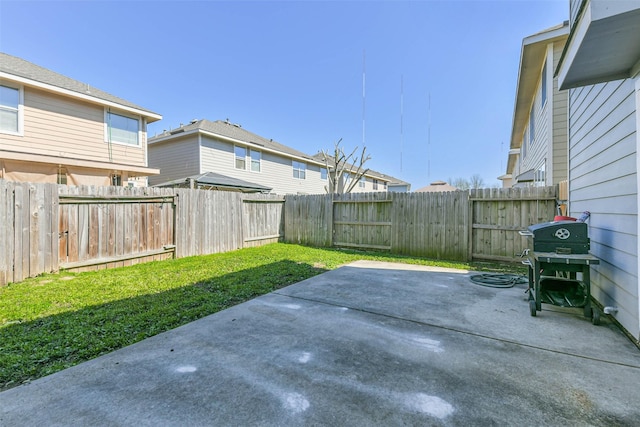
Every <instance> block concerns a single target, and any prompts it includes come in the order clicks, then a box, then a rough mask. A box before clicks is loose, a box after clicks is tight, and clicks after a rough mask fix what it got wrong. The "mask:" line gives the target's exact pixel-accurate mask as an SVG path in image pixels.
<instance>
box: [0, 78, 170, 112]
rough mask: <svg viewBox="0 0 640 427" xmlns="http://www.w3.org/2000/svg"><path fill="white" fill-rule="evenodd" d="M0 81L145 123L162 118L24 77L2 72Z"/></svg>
mask: <svg viewBox="0 0 640 427" xmlns="http://www.w3.org/2000/svg"><path fill="white" fill-rule="evenodd" d="M0 79H4V80H9V81H12V82H16V83H20V84H22V85H26V86H31V87H35V88H38V89H42V90H45V91H47V92H53V93H56V94H59V95H64V96H67V97H70V98H74V99H79V100H82V101H86V102H91V103H92V104H99V105H103V106H106V107H112V108H117V109H118V110H122V111H126V112H128V113H132V114H136V115H140V116H142V117H144V118H145V119H146V120H147V123H153V122H157V121H158V120H162V116H161V115H160V114H157V113H154V112H151V111H149V110H144V109H141V108H133V107H130V106H127V105H123V104H120V103H117V102H113V101H107V100H105V99H101V98H98V97H95V96H92V95H89V94H83V93H80V92H76V91H73V90H69V89H64V88H61V87H58V86H55V85H51V84H48V83H43V82H39V81H37V80H33V79H29V78H26V77H21V76H16V75H14V74H10V73H7V72H4V71H0Z"/></svg>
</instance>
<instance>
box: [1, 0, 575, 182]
mask: <svg viewBox="0 0 640 427" xmlns="http://www.w3.org/2000/svg"><path fill="white" fill-rule="evenodd" d="M568 14H569V2H568V0H537V1H525V0H522V1H521V0H509V1H507V0H496V1H485V0H477V1H456V0H453V1H427V0H424V1H369V2H367V1H284V2H273V1H258V2H250V1H234V2H222V1H197V2H196V1H193V2H192V1H44V2H35V1H29V0H27V1H25V0H20V1H10V0H0V50H1V51H3V52H6V53H9V54H11V55H15V56H19V57H21V58H24V59H26V60H28V61H31V62H34V63H36V64H38V65H41V66H43V67H46V68H49V69H51V70H53V71H56V72H58V73H61V74H64V75H66V76H69V77H72V78H74V79H76V80H79V81H82V82H86V83H88V84H90V85H92V86H95V87H98V88H100V89H102V90H104V91H107V92H109V93H112V94H114V95H116V96H119V97H122V98H124V99H127V100H128V101H131V102H134V103H136V104H138V105H141V106H142V107H144V108H147V109H149V110H151V111H154V112H156V113H159V114H161V115H162V116H163V117H164V118H163V120H162V121H160V122H157V123H154V124H151V125H150V126H149V129H148V130H149V134H150V135H153V134H155V133H159V132H162V130H163V129H169V128H174V127H177V126H179V125H180V123H188V122H189V121H190V120H192V119H209V120H224V119H227V118H228V119H229V120H230V121H232V122H234V123H239V124H241V125H242V126H243V127H244V128H245V129H247V130H249V131H251V132H254V133H257V134H259V135H261V136H263V137H266V138H272V139H274V140H276V141H278V142H280V143H282V144H285V145H288V146H290V147H293V148H295V149H298V150H300V151H303V152H306V153H308V154H315V153H316V152H318V151H320V150H323V149H324V150H330V151H331V150H332V149H333V147H334V143H335V142H336V141H338V140H339V139H340V138H342V146H343V147H344V148H345V149H346V151H347V150H348V151H350V150H351V149H353V148H355V147H356V146H357V147H360V148H362V146H363V143H364V145H365V146H366V147H367V151H368V152H369V154H370V155H371V157H372V159H371V160H370V161H369V162H368V163H367V166H368V167H370V168H372V169H374V170H377V171H378V172H382V173H385V174H389V175H392V176H395V177H397V178H400V179H402V180H405V181H408V182H410V183H411V184H412V189H414V190H415V189H418V188H420V187H423V186H425V185H428V184H429V183H430V182H432V181H435V180H445V181H446V180H448V179H450V178H454V179H455V178H469V177H471V176H472V175H474V174H479V175H480V176H481V177H482V178H483V180H484V182H485V184H486V185H487V186H493V185H497V184H498V183H499V181H498V180H497V179H496V178H497V177H498V176H499V175H501V174H502V173H504V170H505V168H506V158H507V151H508V147H509V137H510V132H511V122H512V117H513V106H514V101H515V89H516V80H517V74H518V63H519V59H520V49H521V45H522V39H523V38H524V37H527V36H529V35H531V34H534V33H537V32H539V31H541V30H543V29H546V28H549V27H552V26H554V25H557V24H560V23H562V21H564V20H566V19H568ZM363 72H364V76H365V79H364V81H365V84H364V89H365V93H364V97H363ZM363 118H364V132H363Z"/></svg>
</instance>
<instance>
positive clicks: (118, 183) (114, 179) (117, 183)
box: [111, 173, 122, 187]
mask: <svg viewBox="0 0 640 427" xmlns="http://www.w3.org/2000/svg"><path fill="white" fill-rule="evenodd" d="M111 185H113V186H114V187H122V175H120V174H117V173H114V174H113V175H111Z"/></svg>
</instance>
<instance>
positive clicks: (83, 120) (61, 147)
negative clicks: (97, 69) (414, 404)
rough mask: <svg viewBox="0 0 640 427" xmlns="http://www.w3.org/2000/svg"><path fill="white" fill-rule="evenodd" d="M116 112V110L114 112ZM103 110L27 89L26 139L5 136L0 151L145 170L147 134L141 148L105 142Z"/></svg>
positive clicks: (23, 137) (25, 96) (25, 93)
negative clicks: (113, 163)
mask: <svg viewBox="0 0 640 427" xmlns="http://www.w3.org/2000/svg"><path fill="white" fill-rule="evenodd" d="M114 111H115V110H114ZM104 115H105V112H104V108H103V107H102V106H96V105H94V104H90V103H84V102H79V101H76V100H72V99H70V98H66V97H63V96H60V95H56V94H53V93H49V92H46V91H43V90H39V89H35V88H31V87H25V88H24V126H23V129H24V130H23V136H16V135H10V134H2V135H1V136H0V141H1V144H0V148H2V149H5V150H11V151H20V152H29V153H31V154H39V155H46V156H59V157H66V158H74V159H82V160H94V161H102V162H107V161H113V162H115V163H123V164H128V165H134V166H146V159H145V154H144V152H145V146H146V138H145V137H144V135H145V132H141V134H142V138H141V141H140V145H139V146H131V145H124V144H112V155H111V159H110V158H109V144H107V143H106V142H105V139H104V132H105V123H104Z"/></svg>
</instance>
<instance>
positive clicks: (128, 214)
mask: <svg viewBox="0 0 640 427" xmlns="http://www.w3.org/2000/svg"><path fill="white" fill-rule="evenodd" d="M556 194H557V191H556V187H541V188H515V189H485V190H472V191H456V192H448V193H391V192H378V193H356V194H345V195H290V196H286V197H283V196H277V195H268V194H267V195H262V194H242V193H234V192H222V191H203V190H188V189H160V188H138V189H132V188H123V187H97V188H96V187H67V186H58V185H55V184H30V183H13V182H7V181H3V180H0V285H4V284H6V283H9V282H19V281H21V280H23V279H25V278H27V277H33V276H36V275H38V274H41V273H44V272H50V271H56V270H58V269H72V270H79V271H82V270H87V269H99V268H109V267H115V266H124V265H132V264H135V263H139V262H145V261H151V260H159V259H165V258H169V257H179V258H181V257H186V256H194V255H205V254H212V253H217V252H225V251H231V250H235V249H240V248H243V247H248V246H257V245H262V244H265V243H271V242H276V241H281V240H285V241H287V242H291V243H299V244H304V245H308V246H320V247H344V248H355V249H363V250H367V249H375V250H383V251H387V252H391V253H395V254H403V255H412V256H420V257H428V258H436V259H448V260H462V261H466V260H472V259H486V260H498V261H514V260H517V259H518V258H517V254H519V253H521V252H522V250H523V249H524V248H525V247H526V240H525V239H524V238H523V237H521V236H520V235H519V234H518V231H519V230H523V229H526V228H527V227H528V226H529V225H531V224H536V223H539V222H544V221H550V220H552V219H553V217H554V215H555V214H556Z"/></svg>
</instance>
